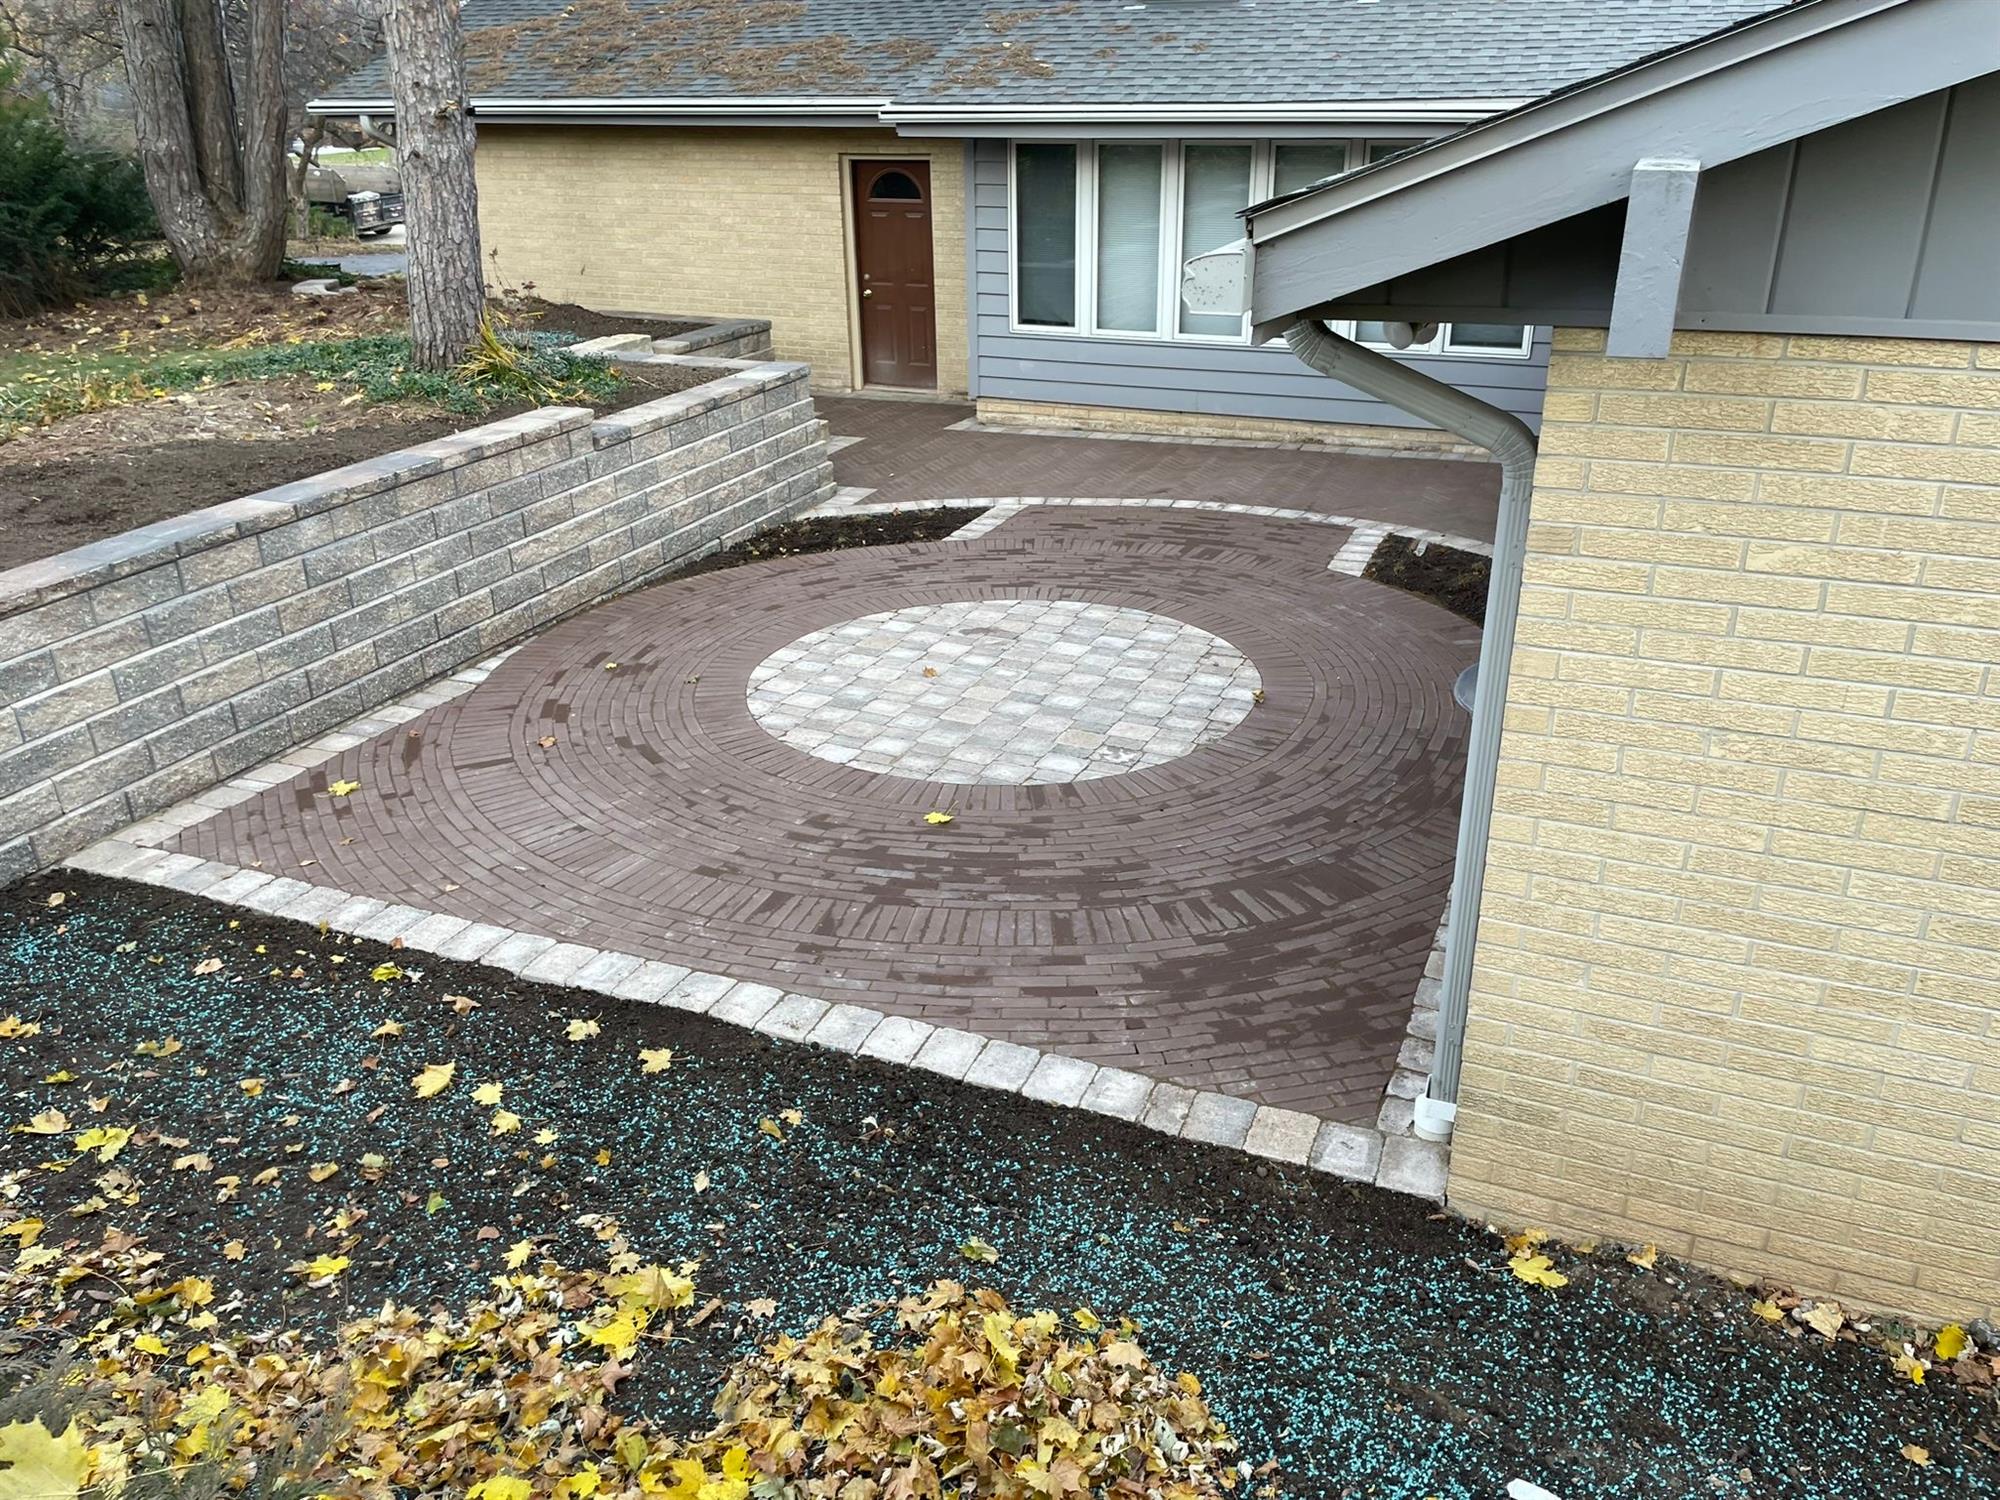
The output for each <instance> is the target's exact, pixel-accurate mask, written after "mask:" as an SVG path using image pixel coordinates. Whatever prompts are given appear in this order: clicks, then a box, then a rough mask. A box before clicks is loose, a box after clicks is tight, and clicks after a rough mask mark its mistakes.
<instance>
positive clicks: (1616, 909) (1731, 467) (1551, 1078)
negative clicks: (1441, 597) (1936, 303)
mask: <svg viewBox="0 0 2000 1500" xmlns="http://www.w3.org/2000/svg"><path fill="white" fill-rule="evenodd" d="M1602 348H1603V335H1602V333H1601V332H1588V331H1563V332H1559V334H1558V336H1557V342H1556V349H1557V351H1558V352H1557V353H1556V355H1555V357H1554V359H1553V361H1552V363H1551V364H1550V367H1549V398H1548V409H1547V420H1546V425H1545V427H1544V430H1543V436H1542V458H1541V462H1540V466H1539V468H1538V470H1537V473H1536V485H1535V494H1534V505H1533V513H1532V524H1531V531H1530V537H1529V544H1528V545H1529V555H1528V561H1527V571H1526V580H1525V587H1524V589H1523V593H1522V604H1521V620H1520V634H1519V643H1518V645H1517V647H1516V649H1515V653H1514V660H1513V664H1512V671H1511V672H1510V674H1509V679H1508V689H1507V692H1508V706H1507V715H1506V734H1505V740H1504V743H1503V748H1502V761H1501V770H1500V777H1499V790H1498V802H1497V806H1496V810H1495V814H1494V820H1493V834H1492V839H1491V842H1490V845H1489V849H1488V864H1487V876H1486V897H1485V901H1484V906H1483V910H1482V914H1481V923H1480V932H1479V946H1478V953H1477V963H1476V967H1475V974H1474V980H1473V995H1472V1005H1471V1013H1470V1017H1469V1022H1468V1031H1467V1037H1466V1052H1465V1072H1464V1081H1463V1088H1462V1091H1461V1095H1460V1115H1459V1123H1458V1128H1457V1134H1456V1137H1455V1140H1454V1143H1453V1155H1452V1169H1451V1194H1452V1199H1453V1202H1454V1204H1455V1205H1456V1206H1458V1207H1460V1208H1462V1209H1464V1210H1465V1211H1467V1212H1471V1213H1475V1214H1482V1215H1485V1216H1488V1217H1491V1218H1495V1219H1498V1220H1502V1221H1505V1222H1508V1223H1510V1224H1514V1225H1525V1224H1538V1225H1542V1226H1545V1227H1548V1228H1550V1229H1553V1230H1558V1231H1567V1232H1570V1233H1575V1234H1595V1235H1611V1236H1618V1237H1624V1238H1630V1239H1633V1240H1642V1241H1653V1242H1655V1243H1657V1244H1659V1245H1660V1246H1661V1247H1662V1248H1663V1249H1666V1250H1669V1251H1671V1252H1673V1253H1675V1254H1679V1255H1684V1256H1687V1257H1689V1258H1691V1259H1693V1260H1695V1261H1698V1262H1701V1263H1704V1264H1707V1265H1710V1266H1714V1267H1718V1268H1723V1269H1729V1270H1735V1271H1741V1272H1748V1273H1753V1274H1758V1275H1764V1276H1770V1277H1774V1278H1778V1279H1782V1280H1787V1281H1790V1282H1791V1283H1793V1284H1795V1285H1796V1286H1798V1287H1799V1288H1801V1289H1802V1290H1805V1289H1809V1290H1812V1291H1816V1292H1820V1293H1822V1294H1824V1293H1831V1294H1833V1295H1835V1296H1839V1297H1842V1298H1846V1299H1849V1300H1851V1301H1852V1302H1854V1303H1857V1304H1859V1305H1862V1306H1872V1307H1876V1308H1883V1309H1896V1310H1903V1311H1907V1312H1914V1313H1920V1314H1933V1315H1940V1316H1946V1315H1949V1316H1963V1315H1966V1314H1969V1313H1985V1314H1989V1315H1990V1314H1993V1313H1995V1312H2000V667H1996V665H1995V663H1996V662H2000V347H1995V346H1972V345H1967V344H1963V343H1957V344H1954V343H1941V342H1932V341H1919V340H1874V339H1858V338H1803V337H1792V338H1784V337H1778V336H1763V335H1745V334H1682V335H1679V336H1677V337H1676V340H1675V344H1674V350H1673V354H1672V357H1670V358H1667V359H1662V360H1645V361H1635V360H1611V359H1606V358H1604V357H1603V355H1602V353H1601V350H1602Z"/></svg>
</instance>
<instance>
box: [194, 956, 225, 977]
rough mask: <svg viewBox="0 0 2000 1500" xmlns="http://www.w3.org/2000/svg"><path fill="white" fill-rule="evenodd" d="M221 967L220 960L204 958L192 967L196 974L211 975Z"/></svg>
mask: <svg viewBox="0 0 2000 1500" xmlns="http://www.w3.org/2000/svg"><path fill="white" fill-rule="evenodd" d="M221 967H222V960H221V959H219V958H204V959H203V960H202V961H201V962H200V963H198V964H196V965H195V966H194V971H195V973H197V974H213V973H215V972H216V971H217V970H218V969H220V968H221Z"/></svg>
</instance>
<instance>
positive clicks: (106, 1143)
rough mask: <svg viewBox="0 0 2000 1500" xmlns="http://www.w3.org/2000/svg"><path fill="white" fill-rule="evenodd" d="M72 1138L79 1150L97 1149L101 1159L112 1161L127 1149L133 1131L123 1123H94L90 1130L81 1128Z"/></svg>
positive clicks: (98, 1156)
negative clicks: (126, 1144) (126, 1145)
mask: <svg viewBox="0 0 2000 1500" xmlns="http://www.w3.org/2000/svg"><path fill="white" fill-rule="evenodd" d="M70 1139H71V1141H72V1142H73V1143H74V1144H75V1146H76V1149H77V1150H79V1151H95V1152H96V1153H97V1159H98V1160H99V1161H110V1160H111V1159H112V1158H113V1157H115V1156H116V1155H117V1154H118V1153H119V1152H120V1151H123V1150H124V1149H125V1143H126V1142H127V1141H129V1140H131V1139H132V1132H131V1131H130V1130H127V1129H126V1128H125V1127H124V1126H123V1125H93V1126H92V1127H91V1128H90V1129H88V1130H79V1131H78V1132H77V1133H76V1134H75V1135H74V1136H72V1137H71V1138H70Z"/></svg>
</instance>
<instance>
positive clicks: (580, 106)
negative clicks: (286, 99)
mask: <svg viewBox="0 0 2000 1500" xmlns="http://www.w3.org/2000/svg"><path fill="white" fill-rule="evenodd" d="M888 102H889V101H888V99H887V98H886V97H881V96H874V97H869V98H860V99H849V98H825V99H817V98H787V97H784V96H778V97H766V98H753V97H751V96H749V95H743V96H736V95H723V96H716V97H703V96H700V95H695V96H692V97H670V96H663V97H659V98H644V97H635V98H631V99H537V98H508V97H505V96H494V97H489V98H481V97H480V96H478V95H476V94H475V95H474V96H473V100H472V112H473V115H474V116H475V117H483V118H488V119H491V118H495V117H498V116H502V115H504V116H507V117H509V118H514V117H518V118H522V119H530V118H533V119H550V120H574V119H593V118H601V117H617V118H621V119H622V118H633V119H637V118H642V117H643V118H659V119H661V120H662V121H663V122H664V121H666V120H668V119H681V118H685V119H698V120H701V121H704V122H706V123H710V124H715V123H721V124H732V123H735V121H736V120H738V119H741V118H760V119H767V118H787V119H801V120H810V121H812V122H813V123H814V124H823V123H825V117H826V116H829V115H832V116H844V115H851V116H854V117H856V118H863V119H865V120H866V121H867V123H868V124H870V125H876V124H880V123H881V113H882V109H883V107H884V106H885V105H887V104H888ZM306 111H307V113H309V114H316V115H393V114H394V113H395V112H396V103H395V101H394V100H393V99H379V98H377V99H339V98H334V99H310V100H308V101H307V102H306Z"/></svg>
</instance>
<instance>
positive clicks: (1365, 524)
mask: <svg viewBox="0 0 2000 1500" xmlns="http://www.w3.org/2000/svg"><path fill="white" fill-rule="evenodd" d="M874 493H875V492H874V491H873V490H859V489H843V490H837V491H835V492H834V494H833V496H832V498H830V499H828V500H826V501H824V502H822V503H821V504H820V505H818V506H815V507H814V508H813V509H812V510H810V511H808V512H807V514H808V515H814V516H870V515H887V514H890V513H892V512H895V511H912V510H949V509H953V508H955V507H960V506H963V507H967V508H977V509H980V510H983V511H985V512H986V514H985V515H983V516H980V517H979V518H978V519H976V520H973V521H970V522H968V523H967V524H965V525H964V526H961V527H960V528H959V529H958V530H957V531H954V532H953V533H952V540H953V541H961V542H969V541H972V540H974V539H975V538H978V537H982V536H985V535H986V533H987V532H989V531H992V530H993V529H994V528H995V527H998V526H1003V525H1005V524H1006V523H1007V521H1009V520H1010V519H1012V518H1013V517H1014V516H1017V515H1019V514H1020V513H1021V512H1022V511H1023V510H1025V509H1027V508H1029V507H1030V506H1042V505H1082V506H1122V507H1127V508H1132V509H1139V510H1193V511H1213V512H1217V513H1219V514H1224V515H1232V516H1262V517H1265V518H1267V519H1269V520H1273V521H1303V522H1306V523H1307V524H1309V525H1314V526H1338V527H1343V528H1346V529H1347V530H1348V531H1349V532H1350V533H1351V534H1350V535H1349V537H1348V539H1347V540H1346V541H1345V542H1343V543H1342V544H1341V546H1340V550H1339V551H1337V552H1335V553H1334V555H1333V560H1332V561H1330V562H1329V563H1328V564H1327V565H1326V566H1327V570H1328V571H1329V572H1333V573H1345V574H1347V575H1348V576H1349V577H1350V578H1359V577H1361V576H1362V574H1364V573H1365V572H1367V570H1368V564H1369V562H1370V561H1371V560H1372V559H1373V558H1374V556H1375V549H1376V548H1377V547H1379V546H1381V545H1382V542H1383V540H1384V539H1385V538H1388V537H1392V536H1399V537H1402V538H1404V539H1405V540H1407V541H1411V542H1416V543H1418V544H1424V543H1430V542H1435V543H1437V544H1438V545H1439V546H1443V547H1450V548H1452V549H1454V550H1455V551H1459V552H1470V553H1472V554H1474V555H1475V556H1478V557H1491V556H1492V555H1493V544H1492V543H1491V542H1482V541H1480V540H1479V539H1478V538H1477V537H1469V536H1457V535H1454V534H1453V533H1451V532H1449V531H1429V530H1426V529H1424V528H1423V527H1421V526H1398V525H1396V524H1394V523H1393V522H1389V521H1371V520H1368V519H1366V518H1364V517H1360V516H1336V515H1330V514H1328V513H1327V512H1325V511H1317V510H1298V509H1295V508H1292V507H1288V506H1281V505H1244V504H1240V503H1238V502H1235V501H1228V500H1166V499H1158V498H1147V499H1130V498H1125V499H1121V498H1116V497H1112V498H1095V497H1090V496H1080V495H994V496H987V497H984V498H981V499H963V498H956V499H945V500H886V501H875V500H870V499H869V498H868V497H869V496H870V495H872V494H874Z"/></svg>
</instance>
